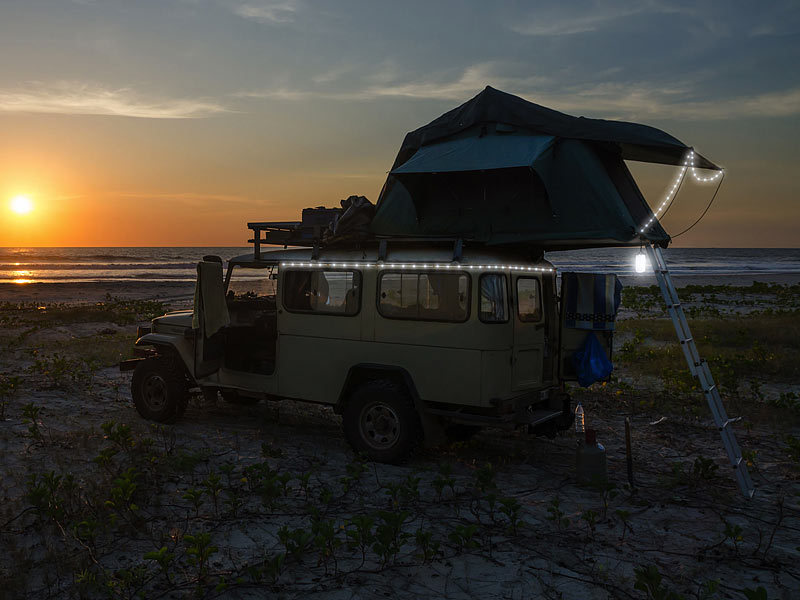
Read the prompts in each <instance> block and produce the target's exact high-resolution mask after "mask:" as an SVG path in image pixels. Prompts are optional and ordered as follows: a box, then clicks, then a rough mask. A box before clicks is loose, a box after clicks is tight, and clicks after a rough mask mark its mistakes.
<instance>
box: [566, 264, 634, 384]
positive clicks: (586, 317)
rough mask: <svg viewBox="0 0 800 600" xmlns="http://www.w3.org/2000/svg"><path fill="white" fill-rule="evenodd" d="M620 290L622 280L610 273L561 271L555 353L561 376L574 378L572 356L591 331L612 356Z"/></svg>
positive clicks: (575, 377) (609, 356)
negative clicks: (558, 343) (559, 309)
mask: <svg viewBox="0 0 800 600" xmlns="http://www.w3.org/2000/svg"><path fill="white" fill-rule="evenodd" d="M621 291H622V284H621V283H620V282H619V280H618V279H617V276H616V275H613V274H600V273H562V275H561V315H560V321H559V322H560V332H559V340H560V348H559V356H558V369H559V376H560V378H561V379H562V380H567V381H577V379H578V374H577V372H576V370H575V366H574V364H573V357H574V355H575V353H576V352H580V351H582V350H583V348H584V345H585V344H586V341H587V339H588V337H589V336H591V335H594V336H596V337H597V340H598V341H599V342H600V346H601V347H602V348H603V350H604V351H605V353H606V358H608V360H611V350H612V346H613V340H614V325H615V321H616V318H617V309H618V308H619V304H620V293H621Z"/></svg>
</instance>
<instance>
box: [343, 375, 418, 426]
mask: <svg viewBox="0 0 800 600" xmlns="http://www.w3.org/2000/svg"><path fill="white" fill-rule="evenodd" d="M375 375H378V376H381V375H383V376H386V375H389V376H390V377H392V378H394V379H400V380H401V381H402V382H403V383H404V384H405V385H406V388H407V389H408V392H409V394H410V395H411V400H412V402H413V403H414V406H415V407H417V408H419V407H420V405H421V402H420V397H419V393H417V386H415V385H414V380H413V379H412V377H411V374H410V373H409V372H408V371H407V370H406V369H404V368H403V367H398V366H397V365H381V364H376V363H359V364H357V365H353V366H352V367H350V370H349V371H348V372H347V377H346V378H345V380H344V385H342V389H341V391H340V392H339V399H338V400H337V402H336V404H335V405H334V412H336V413H337V414H339V413H340V412H341V409H342V406H343V404H344V401H345V400H346V399H347V396H348V394H349V392H350V390H351V389H353V388H354V387H355V386H356V385H358V384H359V383H361V382H362V381H366V380H369V379H376V377H375Z"/></svg>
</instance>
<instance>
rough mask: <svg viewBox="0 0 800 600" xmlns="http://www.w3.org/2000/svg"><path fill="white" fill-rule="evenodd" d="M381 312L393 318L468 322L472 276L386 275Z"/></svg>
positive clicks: (380, 297)
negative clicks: (470, 278) (470, 279)
mask: <svg viewBox="0 0 800 600" xmlns="http://www.w3.org/2000/svg"><path fill="white" fill-rule="evenodd" d="M378 311H379V312H380V313H381V315H383V316H384V317H388V318H390V319H415V320H419V321H452V322H462V321H466V320H467V318H469V277H468V276H467V275H466V274H465V273H437V272H434V273H429V272H422V273H420V272H412V273H392V272H387V273H383V274H381V278H380V283H379V284H378Z"/></svg>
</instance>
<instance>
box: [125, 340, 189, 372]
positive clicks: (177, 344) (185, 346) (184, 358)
mask: <svg viewBox="0 0 800 600" xmlns="http://www.w3.org/2000/svg"><path fill="white" fill-rule="evenodd" d="M190 331H191V330H190ZM133 345H134V347H136V348H141V347H142V346H152V347H154V348H156V349H158V348H169V349H170V350H172V351H173V352H174V353H175V355H176V356H177V357H180V361H181V362H182V363H183V366H184V368H185V369H186V371H187V373H191V367H192V366H193V361H194V342H193V341H192V340H190V339H187V338H185V337H184V336H178V335H174V334H169V333H147V334H145V335H143V336H142V337H140V338H139V339H138V340H136V341H135V342H134V344H133Z"/></svg>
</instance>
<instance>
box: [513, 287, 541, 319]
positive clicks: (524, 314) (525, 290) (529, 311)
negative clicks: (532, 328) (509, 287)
mask: <svg viewBox="0 0 800 600" xmlns="http://www.w3.org/2000/svg"><path fill="white" fill-rule="evenodd" d="M517 314H518V315H519V320H520V321H526V322H528V321H539V320H541V318H542V293H541V289H540V286H539V280H538V279H534V278H532V277H520V278H519V279H517Z"/></svg>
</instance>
